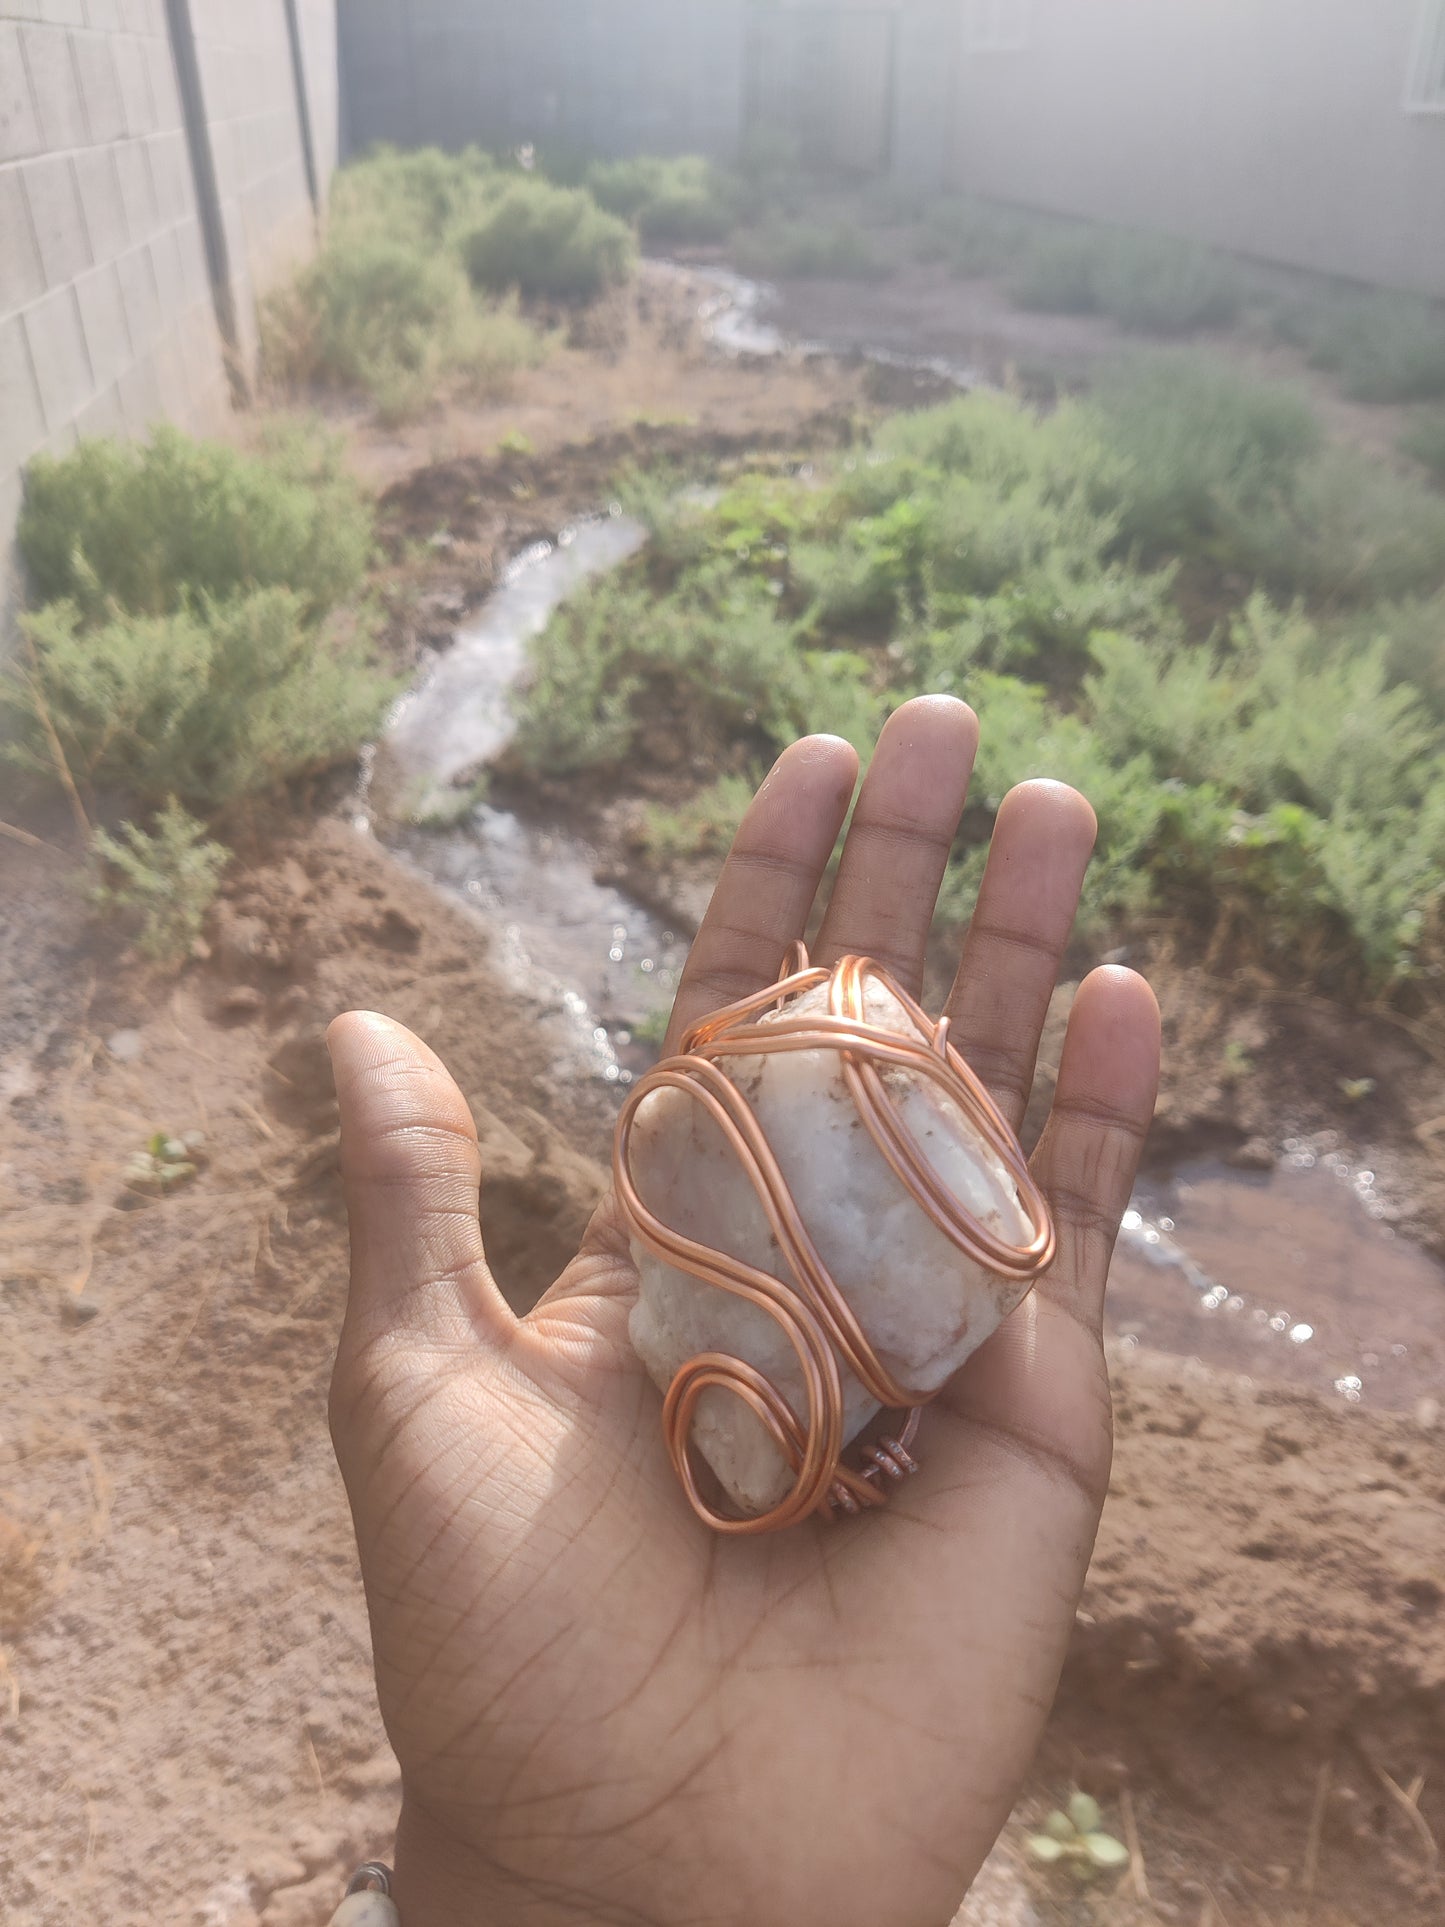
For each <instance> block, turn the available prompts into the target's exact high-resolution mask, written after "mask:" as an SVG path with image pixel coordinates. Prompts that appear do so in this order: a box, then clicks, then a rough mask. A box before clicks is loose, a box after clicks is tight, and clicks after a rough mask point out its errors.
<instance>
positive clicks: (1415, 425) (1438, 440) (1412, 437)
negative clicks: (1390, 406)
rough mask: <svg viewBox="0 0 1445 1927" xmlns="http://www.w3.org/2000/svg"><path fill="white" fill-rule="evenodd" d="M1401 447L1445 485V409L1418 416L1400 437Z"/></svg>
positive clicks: (1433, 410)
mask: <svg viewBox="0 0 1445 1927" xmlns="http://www.w3.org/2000/svg"><path fill="white" fill-rule="evenodd" d="M1400 446H1401V448H1402V449H1403V450H1404V452H1405V453H1406V454H1407V455H1409V456H1411V457H1413V459H1414V460H1415V461H1417V462H1419V463H1420V464H1421V466H1422V467H1424V468H1428V469H1429V471H1430V473H1431V474H1432V475H1433V476H1434V478H1435V480H1436V481H1437V482H1439V483H1441V484H1442V485H1445V408H1437V409H1430V410H1426V411H1424V412H1422V413H1421V414H1419V415H1417V416H1416V417H1415V419H1414V420H1413V421H1412V422H1411V423H1410V425H1409V427H1408V428H1407V429H1406V430H1405V432H1404V434H1403V435H1402V436H1401V437H1400Z"/></svg>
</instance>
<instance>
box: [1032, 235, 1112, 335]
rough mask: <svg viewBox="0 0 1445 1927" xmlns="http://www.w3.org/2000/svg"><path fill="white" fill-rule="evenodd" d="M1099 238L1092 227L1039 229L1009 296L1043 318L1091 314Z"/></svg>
mask: <svg viewBox="0 0 1445 1927" xmlns="http://www.w3.org/2000/svg"><path fill="white" fill-rule="evenodd" d="M1103 246H1104V241H1103V237H1102V235H1101V232H1100V230H1099V229H1097V228H1093V227H1064V228H1059V227H1052V226H1048V227H1041V228H1040V229H1039V230H1038V231H1037V232H1036V233H1035V234H1034V236H1033V237H1032V239H1031V240H1030V241H1029V244H1028V246H1027V248H1026V249H1025V250H1024V254H1023V259H1022V261H1021V263H1020V266H1019V270H1018V273H1017V275H1016V276H1015V278H1014V280H1013V281H1012V282H1011V283H1010V286H1009V292H1010V293H1011V294H1012V296H1013V298H1014V300H1015V301H1016V302H1017V303H1018V304H1019V306H1020V307H1021V308H1034V309H1037V310H1038V311H1040V312H1041V313H1044V314H1094V313H1095V312H1096V311H1097V309H1098V306H1099V288H1098V266H1099V257H1100V253H1101V251H1102V248H1103Z"/></svg>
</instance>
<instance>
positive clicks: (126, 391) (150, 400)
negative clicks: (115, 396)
mask: <svg viewBox="0 0 1445 1927" xmlns="http://www.w3.org/2000/svg"><path fill="white" fill-rule="evenodd" d="M118 391H119V395H120V405H121V412H122V413H123V415H124V416H125V425H126V428H127V429H128V430H129V432H130V433H131V434H132V435H136V436H140V435H144V434H145V433H146V431H147V429H149V428H150V426H151V424H152V423H153V422H158V421H159V420H160V419H161V418H162V417H163V416H164V414H165V412H166V409H165V399H164V397H163V395H162V393H161V382H160V373H159V370H158V368H157V365H156V357H155V355H154V354H149V355H145V356H143V357H142V358H141V360H139V361H135V362H132V363H131V365H130V367H129V368H127V369H126V371H125V373H124V374H123V375H122V376H121V378H120V381H119V383H118Z"/></svg>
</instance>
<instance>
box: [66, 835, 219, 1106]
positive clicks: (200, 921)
mask: <svg viewBox="0 0 1445 1927" xmlns="http://www.w3.org/2000/svg"><path fill="white" fill-rule="evenodd" d="M91 855H92V858H93V860H94V863H95V866H96V874H95V877H94V880H93V882H92V885H91V900H92V901H93V902H94V903H95V905H96V906H97V908H99V909H101V910H104V911H108V912H116V913H118V914H119V915H121V916H122V917H123V918H125V919H126V921H128V922H130V923H132V924H133V925H134V926H135V928H136V932H137V936H136V947H137V948H138V949H139V951H140V953H141V955H142V956H144V957H149V958H150V959H151V960H152V962H155V963H163V964H174V963H179V962H181V961H183V960H184V958H185V957H187V956H188V955H189V954H190V950H191V947H192V945H193V944H194V943H195V941H196V939H197V938H198V937H199V936H200V934H201V930H202V927H203V925H204V923H205V920H206V913H207V911H208V910H209V909H210V907H211V905H212V904H213V903H214V902H215V900H216V894H217V892H218V891H219V889H220V887H221V875H222V872H223V871H224V870H225V867H226V865H227V863H228V862H229V861H230V852H229V850H227V849H225V848H224V847H223V846H222V845H221V844H219V843H213V842H212V841H211V840H210V839H209V838H208V837H207V835H206V829H205V825H204V824H203V823H198V822H197V821H196V819H195V817H193V816H189V815H188V814H187V813H186V811H185V810H183V809H182V808H181V807H180V805H179V804H178V803H176V802H175V801H174V800H172V801H171V802H169V803H167V804H166V806H165V808H164V809H162V810H161V811H160V812H159V813H158V814H157V816H156V818H155V823H154V827H153V828H152V829H150V830H144V829H141V828H140V827H139V826H138V825H136V824H135V823H122V824H121V826H120V834H119V836H111V835H110V834H109V832H108V831H105V830H97V831H96V833H95V836H94V838H93V839H92V842H91ZM167 1141H168V1140H167Z"/></svg>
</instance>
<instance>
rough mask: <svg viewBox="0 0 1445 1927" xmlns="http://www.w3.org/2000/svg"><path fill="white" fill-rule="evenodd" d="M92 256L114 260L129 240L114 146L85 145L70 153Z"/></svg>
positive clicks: (100, 259) (94, 258)
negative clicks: (76, 151)
mask: <svg viewBox="0 0 1445 1927" xmlns="http://www.w3.org/2000/svg"><path fill="white" fill-rule="evenodd" d="M72 159H73V161H74V165H75V182H76V186H77V187H78V188H79V190H80V205H81V209H82V211H83V212H84V215H85V231H86V233H87V235H88V236H89V237H90V254H91V259H92V260H93V261H95V262H97V263H99V262H101V261H113V260H114V259H115V257H116V255H118V254H121V253H123V252H124V250H125V248H126V247H127V245H128V244H129V241H130V222H129V221H128V220H127V218H126V211H125V199H124V196H123V195H122V193H121V186H120V172H119V170H118V168H117V166H116V158H115V149H114V147H85V148H82V149H81V151H80V152H79V153H78V154H76V155H73V156H72Z"/></svg>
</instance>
